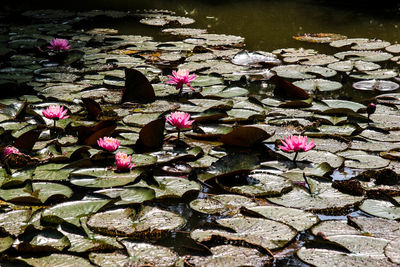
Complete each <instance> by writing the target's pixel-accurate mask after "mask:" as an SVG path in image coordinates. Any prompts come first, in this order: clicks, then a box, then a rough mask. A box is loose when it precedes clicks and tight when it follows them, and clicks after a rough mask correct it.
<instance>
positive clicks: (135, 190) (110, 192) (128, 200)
mask: <svg viewBox="0 0 400 267" xmlns="http://www.w3.org/2000/svg"><path fill="white" fill-rule="evenodd" d="M94 193H97V194H102V195H105V196H108V197H110V198H120V199H121V200H119V201H117V202H116V203H115V205H125V204H140V203H143V202H144V201H147V200H151V199H153V198H154V197H155V192H154V190H152V189H148V188H143V187H139V186H135V187H130V188H110V189H103V190H98V191H95V192H94Z"/></svg>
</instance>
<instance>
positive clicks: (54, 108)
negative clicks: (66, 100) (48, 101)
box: [42, 105, 69, 120]
mask: <svg viewBox="0 0 400 267" xmlns="http://www.w3.org/2000/svg"><path fill="white" fill-rule="evenodd" d="M67 112H68V109H67V108H65V109H64V106H59V105H50V106H48V107H47V108H46V109H44V110H43V111H42V113H43V115H44V116H45V117H46V118H48V119H52V120H58V119H60V120H61V119H66V118H68V117H69V116H65V114H66V113H67Z"/></svg>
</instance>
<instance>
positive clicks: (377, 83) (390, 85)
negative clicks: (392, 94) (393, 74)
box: [353, 80, 399, 91]
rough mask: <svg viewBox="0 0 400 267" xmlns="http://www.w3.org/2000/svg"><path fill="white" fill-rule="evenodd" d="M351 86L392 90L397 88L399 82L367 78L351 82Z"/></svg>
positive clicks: (367, 89)
mask: <svg viewBox="0 0 400 267" xmlns="http://www.w3.org/2000/svg"><path fill="white" fill-rule="evenodd" d="M353 87H354V88H355V89H357V90H363V91H373V90H378V91H394V90H397V89H398V88H399V84H397V83H395V82H392V81H382V80H367V81H359V82H355V83H353Z"/></svg>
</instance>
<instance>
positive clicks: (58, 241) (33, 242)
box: [17, 229, 71, 252]
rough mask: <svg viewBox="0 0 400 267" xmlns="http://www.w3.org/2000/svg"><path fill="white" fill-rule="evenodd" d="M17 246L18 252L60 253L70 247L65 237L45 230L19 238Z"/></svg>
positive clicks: (53, 231) (53, 230)
mask: <svg viewBox="0 0 400 267" xmlns="http://www.w3.org/2000/svg"><path fill="white" fill-rule="evenodd" d="M20 241H21V243H19V244H18V245H17V249H18V250H20V251H32V252H35V251H48V252H61V251H62V250H64V249H65V248H67V247H69V246H70V245H71V243H70V241H69V240H68V238H67V237H66V236H64V235H63V234H62V233H60V232H59V231H57V230H55V229H45V230H41V231H37V232H33V233H29V234H27V235H25V236H23V237H20Z"/></svg>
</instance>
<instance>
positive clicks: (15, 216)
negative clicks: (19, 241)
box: [0, 210, 32, 236]
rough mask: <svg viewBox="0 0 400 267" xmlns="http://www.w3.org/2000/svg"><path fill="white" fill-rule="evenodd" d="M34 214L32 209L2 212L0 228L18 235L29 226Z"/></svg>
mask: <svg viewBox="0 0 400 267" xmlns="http://www.w3.org/2000/svg"><path fill="white" fill-rule="evenodd" d="M31 216H32V211H31V210H15V211H10V212H5V213H2V214H0V230H1V232H3V233H8V234H9V235H13V236H18V235H20V234H22V233H23V232H24V230H25V228H26V227H27V226H28V224H27V222H28V220H29V219H30V218H31Z"/></svg>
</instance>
